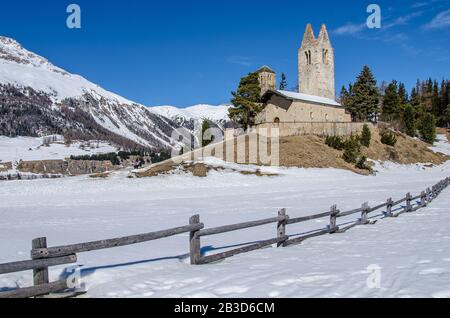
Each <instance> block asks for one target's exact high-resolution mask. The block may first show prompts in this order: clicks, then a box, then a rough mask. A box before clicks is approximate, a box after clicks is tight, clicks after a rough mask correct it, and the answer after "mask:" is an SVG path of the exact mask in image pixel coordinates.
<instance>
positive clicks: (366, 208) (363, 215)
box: [359, 202, 370, 225]
mask: <svg viewBox="0 0 450 318" xmlns="http://www.w3.org/2000/svg"><path fill="white" fill-rule="evenodd" d="M369 210H370V207H369V202H366V203H364V204H363V205H362V211H361V219H360V220H359V224H362V225H364V224H367V223H369V220H368V215H369Z"/></svg>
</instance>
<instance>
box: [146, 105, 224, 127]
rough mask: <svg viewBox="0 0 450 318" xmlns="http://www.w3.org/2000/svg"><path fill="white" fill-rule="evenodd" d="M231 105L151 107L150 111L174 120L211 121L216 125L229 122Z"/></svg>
mask: <svg viewBox="0 0 450 318" xmlns="http://www.w3.org/2000/svg"><path fill="white" fill-rule="evenodd" d="M229 108H230V106H229V105H220V106H212V105H195V106H192V107H188V108H177V107H174V106H157V107H151V108H150V110H151V111H153V112H155V113H157V114H160V115H161V116H164V117H167V118H170V119H172V120H174V121H175V120H179V119H182V120H185V121H189V120H191V119H193V120H205V119H207V120H210V121H212V122H215V123H218V124H219V123H225V122H227V121H229V120H230V119H229V117H228V110H229Z"/></svg>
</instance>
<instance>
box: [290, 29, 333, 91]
mask: <svg viewBox="0 0 450 318" xmlns="http://www.w3.org/2000/svg"><path fill="white" fill-rule="evenodd" d="M298 77H299V92H300V93H303V94H308V95H315V96H321V97H326V98H330V99H333V100H334V99H335V82H334V50H333V47H332V45H331V42H330V38H329V35H328V31H327V28H326V26H325V25H322V27H321V29H320V33H319V37H318V38H317V39H316V38H315V36H314V31H313V29H312V26H311V24H308V25H307V26H306V30H305V34H304V35H303V41H302V45H301V47H300V49H299V51H298Z"/></svg>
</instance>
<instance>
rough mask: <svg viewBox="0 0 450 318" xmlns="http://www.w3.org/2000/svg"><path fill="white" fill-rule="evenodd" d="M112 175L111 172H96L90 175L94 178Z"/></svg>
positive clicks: (104, 177)
mask: <svg viewBox="0 0 450 318" xmlns="http://www.w3.org/2000/svg"><path fill="white" fill-rule="evenodd" d="M110 175H111V173H110V172H103V173H94V174H91V175H90V176H89V178H92V179H106V178H108V177H109V176H110Z"/></svg>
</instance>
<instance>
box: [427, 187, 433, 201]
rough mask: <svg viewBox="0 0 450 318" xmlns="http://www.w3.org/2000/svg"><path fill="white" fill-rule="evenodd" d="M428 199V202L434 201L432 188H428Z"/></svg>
mask: <svg viewBox="0 0 450 318" xmlns="http://www.w3.org/2000/svg"><path fill="white" fill-rule="evenodd" d="M427 201H428V204H430V203H431V201H433V197H432V195H431V190H430V188H427Z"/></svg>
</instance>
